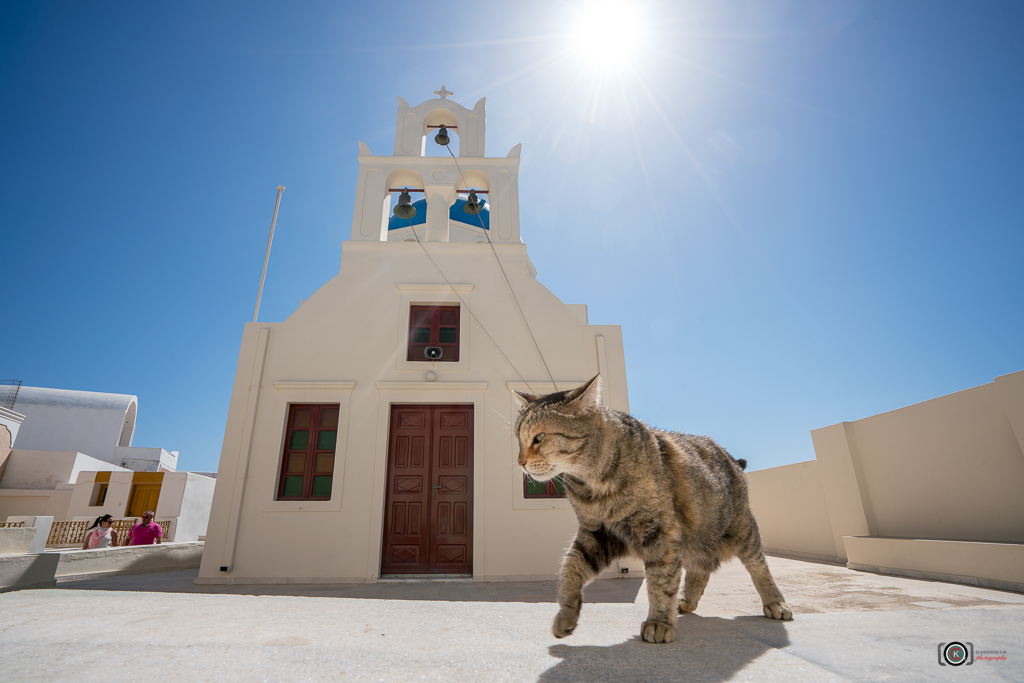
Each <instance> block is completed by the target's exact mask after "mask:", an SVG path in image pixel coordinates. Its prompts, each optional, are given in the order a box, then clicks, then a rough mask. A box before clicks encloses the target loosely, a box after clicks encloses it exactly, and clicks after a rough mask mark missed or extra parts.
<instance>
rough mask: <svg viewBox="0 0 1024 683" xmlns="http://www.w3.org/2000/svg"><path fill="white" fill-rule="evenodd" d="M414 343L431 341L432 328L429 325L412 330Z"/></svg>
mask: <svg viewBox="0 0 1024 683" xmlns="http://www.w3.org/2000/svg"><path fill="white" fill-rule="evenodd" d="M412 343H413V344H429V343H430V328H429V327H416V328H414V329H413V331H412Z"/></svg>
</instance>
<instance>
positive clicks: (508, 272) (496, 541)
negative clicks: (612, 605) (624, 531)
mask: <svg viewBox="0 0 1024 683" xmlns="http://www.w3.org/2000/svg"><path fill="white" fill-rule="evenodd" d="M442 92H444V91H443V90H442ZM442 124H443V125H445V126H446V127H447V128H448V131H449V134H450V135H451V136H452V137H453V138H454V137H455V136H456V135H458V136H459V155H458V158H457V160H456V159H453V158H451V157H427V156H425V155H424V150H425V146H426V145H434V144H436V143H435V141H434V134H435V132H436V131H437V129H438V127H439V126H440V125H442ZM485 124H486V121H485V117H484V100H480V101H479V102H478V103H477V104H476V106H475V107H474V108H473V109H466V108H464V107H462V106H460V105H459V104H456V103H455V102H452V101H449V100H447V99H444V98H443V97H442V98H441V99H435V100H428V101H426V102H424V103H422V104H420V105H418V106H416V107H410V106H409V105H408V104H407V103H406V102H405V101H404V100H402V99H401V98H399V108H398V116H397V123H396V131H395V146H394V153H393V154H392V155H390V156H374V155H373V154H371V153H370V150H369V149H368V148H367V146H366V145H365V144H363V143H359V156H358V162H359V177H358V184H357V187H356V197H355V209H354V212H353V220H352V233H351V239H350V240H349V241H347V242H345V243H344V244H343V247H342V254H341V268H340V272H339V273H338V275H336V276H335V277H334V278H332V279H331V280H330V281H329V282H327V283H326V284H325V285H324V286H323V287H321V288H320V289H319V290H318V291H317V292H316V293H314V294H313V295H312V296H311V297H310V298H309V299H307V300H306V301H305V302H303V303H302V305H301V306H300V307H299V308H298V309H297V310H296V311H295V312H294V313H292V315H291V316H289V317H288V319H287V320H285V321H284V322H279V323H263V322H260V323H251V324H246V326H245V331H244V334H243V340H242V345H241V351H240V353H239V359H238V368H237V371H236V375H235V384H234V389H233V391H232V397H231V406H230V410H229V414H228V422H227V429H226V431H225V438H224V446H223V450H222V452H221V461H220V469H219V473H218V479H217V488H216V493H215V495H214V502H213V511H212V513H211V518H210V527H209V531H208V534H207V539H206V548H205V552H204V554H203V564H202V567H201V570H200V575H199V579H198V582H199V583H219V582H234V583H246V582H344V581H375V580H376V579H377V578H378V577H380V576H383V575H397V576H403V575H405V576H408V575H463V576H465V575H470V576H472V577H473V578H474V579H477V580H504V579H519V580H522V579H536V578H551V577H553V576H554V575H555V573H556V571H557V568H558V563H559V558H560V556H561V554H562V552H563V550H564V548H565V547H566V545H567V543H568V542H569V539H570V538H571V536H572V534H573V532H574V530H575V526H576V522H575V516H574V514H573V512H572V510H571V509H570V508H569V506H568V502H567V501H566V500H565V499H564V498H561V497H557V496H558V490H557V487H556V486H555V485H553V484H550V486H549V487H546V486H545V485H543V484H541V485H540V486H537V487H534V486H532V485H531V488H529V489H528V488H527V486H528V485H527V484H526V483H524V480H523V477H522V475H521V474H520V472H519V471H518V468H517V467H516V466H515V459H516V456H517V453H518V446H517V444H516V443H515V441H514V439H513V435H512V429H511V424H512V423H513V422H514V420H515V416H516V414H517V413H518V410H519V404H518V401H517V399H515V398H514V396H513V394H512V390H513V389H527V390H532V391H534V392H547V391H552V390H554V389H555V388H556V386H557V389H559V390H563V389H569V388H572V387H575V386H577V385H578V384H581V383H582V382H584V381H586V380H587V379H589V378H590V377H592V376H594V375H595V374H597V373H598V372H600V374H601V376H602V381H603V383H604V385H603V386H604V400H605V401H606V403H608V405H610V406H611V407H614V408H617V409H620V410H628V398H627V391H626V371H625V361H624V356H623V348H622V336H621V331H620V329H619V327H618V326H611V325H590V324H588V322H587V309H586V306H584V305H567V304H564V303H562V302H561V301H559V300H558V299H557V298H556V297H555V296H554V295H553V294H552V293H551V292H550V291H548V290H547V289H546V288H545V287H544V286H543V285H542V284H540V283H539V282H538V281H537V279H536V273H535V271H534V268H533V265H532V264H531V263H530V259H529V257H528V256H527V252H526V245H524V244H523V243H522V241H521V240H520V234H519V206H518V204H519V196H518V173H519V161H520V160H519V150H520V146H519V145H516V146H515V147H514V148H513V149H512V150H511V151H510V152H509V153H508V154H507V155H506V156H501V157H488V156H486V155H485V137H484V133H485ZM402 188H408V189H410V190H412V191H413V192H412V194H416V195H417V196H422V200H421V201H420V202H419V203H418V206H419V208H418V209H417V213H416V216H415V217H413V218H412V219H411V220H410V219H408V218H397V219H396V218H392V217H391V216H390V212H389V207H390V205H391V204H390V203H391V197H392V194H393V193H395V192H396V191H400V190H401V189H402ZM469 189H475V190H476V191H477V192H478V194H479V196H480V197H481V199H482V198H483V197H486V199H487V207H488V208H487V209H484V212H483V213H481V214H479V215H476V214H469V213H466V212H465V210H463V208H462V207H463V206H464V205H465V203H466V199H467V198H468V197H467V196H466V193H465V192H464V191H466V190H469ZM420 193H422V195H421V194H420ZM460 195H462V196H461V197H460ZM485 219H486V221H485ZM581 275H583V274H581ZM612 569H613V571H618V567H613V568H612Z"/></svg>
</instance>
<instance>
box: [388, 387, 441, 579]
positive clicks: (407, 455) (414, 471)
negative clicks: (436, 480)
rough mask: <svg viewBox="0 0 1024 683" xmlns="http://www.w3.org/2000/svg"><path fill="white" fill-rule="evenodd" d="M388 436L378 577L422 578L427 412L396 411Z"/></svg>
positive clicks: (427, 551)
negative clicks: (382, 574)
mask: <svg viewBox="0 0 1024 683" xmlns="http://www.w3.org/2000/svg"><path fill="white" fill-rule="evenodd" d="M395 408H396V409H394V410H392V413H391V430H390V433H389V436H388V486H387V491H386V494H385V498H386V500H385V508H384V529H385V534H384V549H383V556H382V557H381V572H382V573H385V574H396V573H402V574H422V573H426V571H427V561H428V557H429V554H430V547H429V537H428V530H429V519H428V515H427V514H425V513H426V511H427V510H428V506H429V500H430V499H429V495H430V487H429V484H428V482H429V481H430V462H429V460H428V459H427V448H428V444H429V438H430V410H429V407H424V406H405V407H402V408H400V407H398V406H396V407H395Z"/></svg>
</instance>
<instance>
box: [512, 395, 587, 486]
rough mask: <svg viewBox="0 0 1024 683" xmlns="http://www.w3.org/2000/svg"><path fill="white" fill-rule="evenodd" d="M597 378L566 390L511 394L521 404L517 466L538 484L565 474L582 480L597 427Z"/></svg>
mask: <svg viewBox="0 0 1024 683" xmlns="http://www.w3.org/2000/svg"><path fill="white" fill-rule="evenodd" d="M598 377H599V375H597V376H595V377H594V378H593V379H591V380H590V381H589V382H585V383H583V384H582V385H581V386H578V387H576V388H575V389H570V390H569V391H556V392H555V393H553V394H530V393H526V392H525V391H517V392H515V393H516V395H517V396H519V398H520V399H521V400H522V401H523V403H524V405H523V409H522V410H521V411H520V412H519V419H518V420H516V426H515V433H516V438H518V439H519V466H520V467H521V468H522V470H523V471H524V472H526V473H527V474H528V475H530V476H531V477H533V478H534V479H536V480H538V481H547V480H548V479H552V478H553V477H555V476H557V475H559V474H561V473H562V472H568V473H569V474H572V475H576V476H579V477H580V478H583V479H586V478H587V477H586V476H585V475H586V473H587V472H586V471H587V469H588V462H587V450H588V448H589V447H590V444H591V441H592V440H593V437H594V435H595V433H596V431H597V429H598V426H599V424H600V419H601V418H600V405H601V383H600V381H599V380H598Z"/></svg>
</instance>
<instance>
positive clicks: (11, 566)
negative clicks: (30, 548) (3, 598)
mask: <svg viewBox="0 0 1024 683" xmlns="http://www.w3.org/2000/svg"><path fill="white" fill-rule="evenodd" d="M59 562H60V556H59V555H58V554H57V553H39V554H36V555H32V554H26V555H4V556H0V593H4V592H6V591H12V590H21V589H23V588H48V587H50V586H52V585H54V584H55V583H57V580H56V578H54V577H55V574H56V571H57V564H58V563H59Z"/></svg>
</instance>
